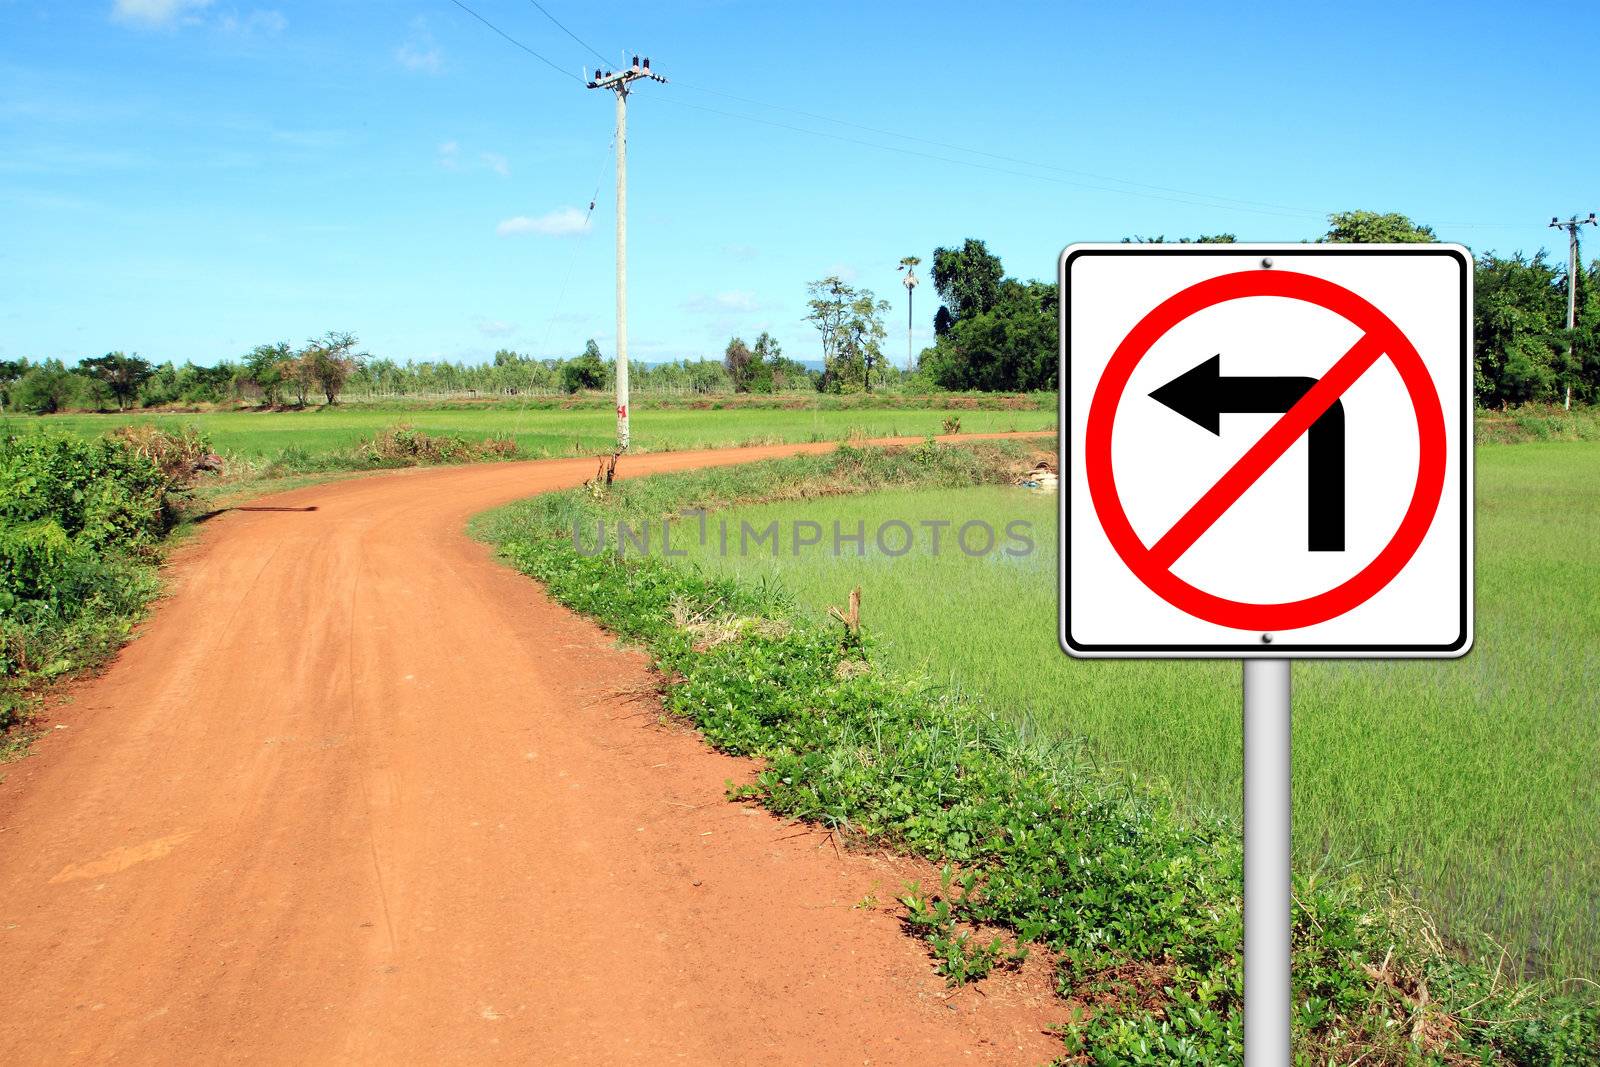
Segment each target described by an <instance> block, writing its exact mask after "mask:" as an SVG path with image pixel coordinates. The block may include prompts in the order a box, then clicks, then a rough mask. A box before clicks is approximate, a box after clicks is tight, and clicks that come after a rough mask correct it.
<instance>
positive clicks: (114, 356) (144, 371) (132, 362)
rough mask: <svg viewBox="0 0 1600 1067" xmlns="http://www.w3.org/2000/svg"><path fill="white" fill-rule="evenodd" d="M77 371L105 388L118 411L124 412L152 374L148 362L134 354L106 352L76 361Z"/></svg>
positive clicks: (151, 368)
mask: <svg viewBox="0 0 1600 1067" xmlns="http://www.w3.org/2000/svg"><path fill="white" fill-rule="evenodd" d="M78 371H79V373H81V374H84V375H85V376H87V377H90V378H93V379H94V380H95V381H97V382H100V383H101V384H102V385H104V386H105V387H106V391H107V392H109V393H110V394H111V395H112V396H113V397H115V398H116V401H117V408H118V410H124V409H126V408H127V406H128V405H129V404H130V403H132V402H133V400H134V399H136V398H137V397H138V395H139V387H140V386H141V385H143V384H144V382H145V379H147V378H149V377H150V375H151V374H152V373H154V371H155V368H153V367H152V366H150V363H149V361H148V360H144V359H140V358H139V354H138V353H137V352H136V353H134V354H133V355H131V356H130V355H127V354H125V353H123V352H107V353H106V354H105V355H103V356H95V357H94V358H92V359H84V360H79V361H78Z"/></svg>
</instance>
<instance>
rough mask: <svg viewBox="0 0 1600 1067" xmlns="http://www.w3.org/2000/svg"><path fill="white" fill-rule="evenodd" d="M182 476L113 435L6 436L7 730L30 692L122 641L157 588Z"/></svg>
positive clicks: (0, 488) (3, 634)
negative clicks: (158, 561) (174, 476)
mask: <svg viewBox="0 0 1600 1067" xmlns="http://www.w3.org/2000/svg"><path fill="white" fill-rule="evenodd" d="M172 489H173V482H172V480H171V479H169V477H168V476H167V475H166V474H164V473H163V472H162V470H161V469H160V468H159V467H157V465H156V463H155V462H154V461H152V459H151V458H150V457H149V456H146V455H142V454H140V453H139V452H138V451H135V450H134V449H132V448H130V447H129V446H128V445H127V444H126V443H125V442H124V441H122V440H118V439H112V438H101V439H99V440H93V441H84V440H80V439H78V438H74V437H67V436H60V435H54V434H28V435H25V436H19V437H7V438H4V439H3V440H0V678H3V679H4V687H3V689H0V728H4V727H6V726H9V725H10V724H11V723H12V722H13V721H15V719H16V717H17V714H18V708H19V706H20V703H21V699H22V698H21V697H20V696H19V693H20V691H21V690H22V688H23V687H25V686H26V685H27V684H30V683H31V682H32V681H34V680H37V679H41V678H50V677H54V676H55V675H57V674H60V673H62V672H63V671H66V670H70V669H72V668H74V667H76V666H80V665H82V664H83V663H85V662H87V661H89V660H91V659H93V658H95V657H96V656H98V655H100V654H102V653H103V652H105V651H109V649H111V648H113V647H115V645H116V644H117V643H118V642H120V641H121V639H122V638H123V637H124V636H125V635H126V634H127V632H128V629H129V627H130V626H131V624H132V620H133V619H134V618H135V617H136V616H137V615H138V613H139V612H140V611H141V610H142V609H143V607H144V605H145V603H146V602H148V600H149V599H150V597H152V596H153V595H154V594H155V590H156V586H157V581H156V572H155V566H154V555H155V551H156V547H157V545H158V543H159V541H160V539H161V537H162V535H163V534H164V533H165V532H166V531H167V528H168V526H169V524H170V522H171V519H172V514H171V509H170V508H169V506H168V499H169V493H170V492H171V491H172Z"/></svg>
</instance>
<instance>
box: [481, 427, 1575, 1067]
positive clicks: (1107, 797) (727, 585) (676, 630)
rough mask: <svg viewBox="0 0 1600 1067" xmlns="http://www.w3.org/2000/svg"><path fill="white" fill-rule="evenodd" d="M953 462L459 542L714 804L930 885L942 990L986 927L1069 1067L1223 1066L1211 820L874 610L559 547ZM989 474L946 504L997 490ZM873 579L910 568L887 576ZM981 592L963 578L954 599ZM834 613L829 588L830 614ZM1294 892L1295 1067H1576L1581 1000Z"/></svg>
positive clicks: (994, 952)
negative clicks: (513, 587)
mask: <svg viewBox="0 0 1600 1067" xmlns="http://www.w3.org/2000/svg"><path fill="white" fill-rule="evenodd" d="M962 451H965V450H961V449H950V448H943V447H932V446H930V447H929V448H927V449H923V450H895V451H893V452H888V453H884V454H883V455H881V456H879V455H874V453H876V452H878V450H868V451H861V450H842V451H841V452H840V453H839V454H838V455H837V456H835V457H809V458H807V459H804V460H798V461H780V462H774V463H769V464H760V465H754V466H751V467H747V468H736V469H729V470H723V471H719V472H698V473H694V474H687V475H670V476H657V477H655V478H649V479H641V480H639V481H636V482H630V483H624V484H622V485H619V486H617V487H616V491H613V492H610V493H607V494H604V495H602V496H600V497H595V496H593V495H590V494H588V493H585V492H582V491H572V492H562V493H553V494H547V495H545V496H542V497H539V498H536V499H534V500H532V501H528V502H524V503H523V504H519V505H514V506H512V507H511V508H508V509H503V510H502V511H500V512H498V513H495V514H492V515H490V516H487V517H484V518H482V519H480V520H479V521H478V522H477V523H476V524H475V529H476V530H477V531H478V532H479V533H480V534H481V535H483V536H486V537H488V538H489V539H491V540H494V541H496V542H497V543H498V544H499V546H500V549H501V551H502V552H503V553H504V554H505V555H506V557H507V558H508V559H510V560H511V561H512V562H513V563H514V564H515V565H517V566H518V567H519V568H521V569H522V570H524V571H525V572H526V573H528V574H530V575H532V576H534V577H537V578H539V579H540V580H541V581H543V582H545V583H546V585H547V587H548V589H549V591H550V593H551V594H552V595H553V596H554V597H555V598H556V599H558V600H559V601H561V602H563V603H566V604H568V605H570V606H572V607H573V608H575V609H576V610H579V611H583V612H586V613H588V614H591V615H593V616H595V617H596V618H598V619H599V620H600V621H601V622H602V623H604V624H605V625H606V626H608V627H610V628H611V629H613V630H614V631H615V632H617V633H618V634H619V635H620V636H622V637H624V638H626V639H629V640H633V641H638V642H640V643H642V644H644V645H645V646H646V647H647V648H648V649H649V650H650V651H651V653H652V654H653V655H654V656H655V658H656V660H657V663H658V665H659V667H660V670H661V673H662V677H663V678H664V679H665V680H666V681H667V684H666V686H665V693H664V697H663V701H664V705H665V707H666V709H667V710H668V711H669V712H670V713H672V714H675V715H679V716H681V717H683V718H685V719H687V720H690V721H692V722H694V723H695V724H696V726H697V727H698V728H699V729H700V730H701V731H702V733H703V734H704V735H705V736H706V738H707V739H708V740H709V741H710V742H711V743H712V744H714V745H716V746H717V747H718V748H720V749H722V750H724V751H727V752H732V753H738V754H745V755H752V756H758V757H760V758H761V761H762V762H761V769H760V770H759V772H758V773H757V776H756V779H755V781H754V782H752V783H751V784H749V785H747V786H744V787H740V788H737V789H734V790H732V791H731V795H732V796H733V797H734V798H735V799H740V800H745V801H750V802H759V803H762V804H764V805H766V806H767V807H769V808H771V809H772V810H774V811H777V812H779V813H782V814H785V815H788V816H792V817H797V818H802V819H806V820H809V821H812V822H815V823H818V824H820V825H823V826H827V827H829V828H831V829H833V830H835V831H837V832H839V833H841V834H845V835H848V836H864V837H869V838H871V839H872V840H873V841H874V842H876V843H878V844H880V845H887V846H891V847H896V848H899V849H903V850H905V851H907V852H910V853H913V854H916V855H920V856H924V857H927V858H929V859H932V860H935V861H937V862H939V863H941V864H942V865H944V866H945V868H946V874H945V876H944V878H943V879H942V886H941V890H940V891H939V892H938V893H936V894H924V893H922V892H921V891H920V890H916V889H913V890H910V891H908V893H907V899H906V900H905V901H904V902H903V903H904V905H905V906H906V908H907V922H908V925H909V926H910V927H911V928H912V929H913V930H915V931H918V932H920V933H921V934H922V936H924V938H925V939H926V940H927V941H928V943H929V945H930V948H931V949H932V951H933V953H934V955H935V959H936V962H937V965H938V966H939V967H940V969H941V970H942V971H943V972H944V973H945V974H946V975H947V977H950V978H952V979H953V980H958V981H959V980H970V979H973V978H975V977H976V976H977V975H979V974H980V973H982V972H984V971H985V970H987V969H990V968H992V967H993V966H995V965H997V964H998V963H1000V962H1003V959H1004V956H1003V953H1004V951H1005V950H1004V945H1005V941H1003V940H1002V941H1001V942H1000V943H999V944H997V943H996V942H995V941H994V940H993V938H994V934H993V933H989V931H1006V932H1007V935H1008V936H1009V937H1010V938H1012V939H1014V943H1015V944H1016V946H1017V948H1018V949H1021V948H1023V947H1025V946H1027V945H1030V944H1031V945H1035V946H1039V947H1042V948H1043V949H1044V950H1046V951H1048V952H1049V953H1050V954H1051V956H1052V958H1053V959H1055V960H1056V961H1057V974H1058V981H1059V984H1060V986H1061V989H1062V991H1063V993H1064V994H1066V995H1070V996H1073V997H1074V998H1077V999H1079V1000H1081V1001H1083V1002H1085V1003H1088V1004H1090V1005H1091V1010H1090V1011H1089V1013H1088V1014H1087V1015H1086V1016H1083V1017H1080V1018H1079V1019H1078V1020H1077V1021H1076V1022H1074V1023H1073V1024H1072V1025H1071V1026H1070V1027H1069V1028H1068V1030H1067V1032H1066V1034H1065V1035H1064V1036H1065V1038H1066V1048H1067V1052H1068V1054H1069V1055H1071V1056H1073V1057H1076V1058H1077V1060H1078V1062H1095V1063H1193V1064H1202V1063H1205V1064H1210V1063H1229V1062H1238V1059H1239V1056H1240V1026H1239V1007H1240V1003H1241V990H1242V985H1241V983H1242V976H1241V971H1240V961H1239V942H1240V934H1241V922H1240V899H1239V898H1240V889H1239V882H1240V850H1239V840H1238V827H1237V824H1236V823H1235V822H1233V820H1231V819H1229V818H1228V817H1227V816H1226V815H1225V814H1217V813H1209V812H1204V811H1194V810H1188V809H1187V808H1186V807H1184V806H1182V805H1180V804H1178V803H1177V802H1176V800H1175V798H1174V796H1173V794H1172V792H1171V791H1170V790H1169V789H1168V788H1167V787H1166V786H1165V784H1163V783H1160V782H1156V783H1150V782H1147V781H1135V780H1133V779H1132V778H1131V776H1130V775H1127V774H1122V773H1116V772H1115V770H1114V769H1107V768H1106V767H1104V766H1101V765H1098V764H1097V763H1096V762H1095V760H1094V758H1093V748H1094V745H1093V743H1090V744H1077V743H1048V742H1047V741H1045V740H1044V738H1043V736H1042V735H1043V733H1044V731H1043V730H1040V729H1038V728H1036V730H1035V732H1034V736H1032V737H1029V736H1025V731H1024V730H1023V729H1022V728H1020V727H1019V726H1018V724H1017V723H1016V722H1015V721H1014V720H1013V719H1012V718H1011V717H1010V716H1009V715H1006V714H1002V713H1000V712H998V711H996V710H994V709H986V708H985V707H983V706H982V705H981V704H974V703H972V702H971V701H970V699H967V698H965V697H964V698H957V697H956V696H954V695H953V694H952V689H951V687H949V686H941V685H939V684H937V680H936V679H931V678H929V677H927V676H926V675H921V674H918V673H916V672H914V671H910V670H907V669H906V668H905V667H904V666H903V664H904V662H905V661H904V660H901V661H900V662H899V663H897V662H896V656H897V654H896V653H895V652H894V651H893V649H892V648H891V647H889V646H888V643H887V642H880V641H878V640H876V639H874V638H873V636H872V633H871V630H872V627H873V626H875V625H877V624H876V623H874V622H873V621H872V620H873V619H874V618H875V617H876V616H875V615H874V614H873V608H872V607H871V605H872V604H874V603H878V604H879V605H880V608H882V607H885V606H889V604H890V602H889V601H887V600H886V599H883V598H880V600H879V601H873V600H871V599H868V600H866V601H865V604H866V605H867V606H866V608H865V616H864V617H865V618H866V620H867V622H866V628H867V630H868V631H869V632H868V634H867V636H866V638H865V641H864V643H860V644H858V643H857V642H855V641H852V640H846V639H845V638H844V636H843V635H841V633H840V632H839V630H838V628H837V626H835V625H834V624H833V623H832V622H831V621H826V620H824V619H823V618H819V617H818V616H817V615H816V614H815V607H816V606H817V605H813V606H812V609H811V610H808V608H807V606H806V599H805V596H804V593H803V592H802V593H800V594H798V595H796V596H795V597H794V598H793V601H792V603H789V602H788V600H789V598H787V597H774V596H773V595H772V593H771V590H772V589H773V588H774V587H775V586H776V585H777V584H778V582H776V581H770V580H769V581H761V580H753V579H752V577H751V576H749V575H741V574H738V573H733V572H723V571H720V570H719V569H717V568H716V567H715V566H712V565H709V564H708V562H707V561H706V560H705V559H704V558H702V559H700V560H698V561H693V562H685V561H668V560H666V559H663V558H661V557H659V556H648V555H645V556H637V555H629V554H626V553H620V554H619V553H618V552H615V551H612V552H603V553H586V552H583V551H579V549H578V547H577V546H575V545H574V543H573V541H572V528H573V526H574V524H576V525H577V526H579V527H584V526H587V525H589V524H591V523H594V522H603V521H608V520H610V521H615V520H619V519H626V520H629V521H635V522H638V521H643V520H644V519H646V518H650V519H658V518H660V517H661V516H662V515H664V514H671V513H674V512H677V511H679V510H681V509H683V508H686V507H692V506H706V505H712V504H723V505H728V504H736V503H738V502H739V501H741V500H747V501H748V500H763V499H764V500H769V501H778V503H774V504H769V505H766V506H767V507H776V508H789V507H795V506H797V505H796V504H795V503H794V501H795V500H797V499H800V498H801V496H802V495H803V494H804V492H805V487H806V484H807V483H808V482H813V481H814V482H820V483H822V484H825V485H827V486H829V487H830V489H831V490H832V491H831V492H829V493H826V494H823V495H822V496H821V497H814V498H813V499H812V504H813V505H815V504H817V503H819V502H820V503H821V504H822V505H823V506H825V507H829V508H846V509H848V508H849V506H850V505H852V504H858V505H860V504H865V503H867V502H868V501H871V500H873V499H874V497H870V496H864V497H845V496H841V495H839V493H838V490H840V489H842V488H843V487H844V486H845V485H847V484H849V481H850V476H851V472H857V473H859V474H861V475H863V476H862V477H859V478H858V479H856V481H855V484H856V485H857V486H858V488H862V489H865V488H871V487H873V486H874V485H880V486H881V485H885V484H888V485H896V486H899V487H901V488H912V487H916V486H918V485H919V484H920V485H928V484H933V485H939V486H946V487H948V486H949V485H950V484H951V483H950V482H949V481H945V480H944V479H947V478H951V477H953V476H955V475H958V474H959V473H960V472H961V471H962V470H963V469H964V468H967V466H968V465H966V464H964V463H962V462H953V461H951V460H950V456H951V455H952V454H954V453H958V452H962ZM912 453H920V455H917V456H915V457H913V455H912ZM993 459H994V457H991V462H990V463H989V464H988V465H987V466H988V471H989V473H988V475H987V476H986V477H979V478H972V479H970V480H969V481H968V485H969V486H971V485H973V484H974V483H981V482H991V483H992V482H994V481H1004V480H1006V469H1005V468H1004V467H1003V466H1000V467H997V466H996V464H995V463H994V462H993ZM1013 462H1014V459H1013ZM891 473H893V474H895V475H896V476H897V478H896V479H890V478H887V477H885V475H887V474H891ZM969 473H970V470H969ZM965 491H966V492H974V491H978V490H973V489H970V488H969V489H967V490H965ZM988 491H989V492H1003V491H1004V490H988ZM880 498H881V497H880ZM983 562H984V565H986V566H997V565H999V564H997V563H996V562H995V561H993V560H990V559H985V560H984V561H983ZM879 566H880V568H881V569H882V570H883V571H886V572H897V571H899V570H901V569H902V568H903V567H904V568H905V569H907V570H909V569H910V568H909V567H906V566H905V561H904V560H896V561H895V562H894V563H893V564H892V565H889V566H887V567H884V566H883V565H882V562H881V561H879ZM998 573H1000V572H998V571H994V570H989V571H985V572H982V575H983V577H982V580H981V581H980V583H979V584H985V585H987V584H989V583H991V582H992V581H993V579H994V576H995V575H996V574H998ZM923 577H924V579H926V577H927V574H926V572H925V573H924V575H923ZM785 584H787V583H785ZM923 592H924V593H926V592H928V590H927V589H924V590H923ZM838 593H839V590H838V589H837V587H834V588H832V589H831V593H830V596H829V602H830V603H837V600H838ZM780 605H783V607H780ZM1012 607H1015V605H1012ZM779 610H789V611H792V612H794V614H792V615H789V616H786V617H785V618H784V619H782V620H781V621H782V622H783V623H784V625H776V626H762V625H754V624H746V623H743V622H740V620H754V619H758V618H761V617H767V618H773V615H772V613H774V612H777V611H779ZM1003 617H1006V618H1009V616H1003ZM995 618H996V617H995V616H990V617H989V618H987V619H986V620H985V621H986V622H987V623H988V624H989V625H990V626H991V627H992V626H993V624H994V622H995ZM714 620H722V621H723V622H724V623H726V624H727V625H726V626H724V627H723V630H724V631H732V632H734V633H735V634H736V635H735V636H731V637H729V638H728V639H724V640H717V641H714V642H708V641H706V640H704V639H703V630H702V629H700V628H701V627H702V626H704V625H705V624H706V623H709V622H713V621H714ZM774 621H780V620H776V619H774ZM735 623H738V625H734V624H735ZM1023 625H1026V621H1025V620H1024V621H1023V622H1013V623H1011V625H1010V627H1009V628H1010V629H1011V630H1012V631H1016V630H1018V629H1019V628H1020V627H1021V626H1023ZM1050 629H1051V630H1053V627H1052V628H1050ZM1046 632H1050V631H1049V630H1047V631H1046ZM947 636H948V635H947ZM1013 636H1014V634H1013ZM1050 651H1051V652H1052V654H1053V655H1055V654H1056V653H1055V652H1054V649H1053V648H1052V649H1051V650H1050ZM969 696H970V694H969ZM1294 890H1295V893H1294V899H1295V927H1294V930H1295V933H1294V952H1295V959H1294V972H1293V973H1294V981H1295V990H1294V1003H1295V1026H1296V1057H1295V1061H1296V1063H1297V1064H1305V1065H1307V1067H1310V1065H1312V1064H1322V1063H1333V1062H1339V1063H1345V1062H1356V1061H1359V1062H1363V1063H1369V1064H1392V1065H1400V1064H1412V1063H1440V1064H1443V1063H1467V1062H1471V1063H1493V1062H1507V1063H1517V1064H1530V1065H1531V1064H1545V1063H1566V1064H1596V1063H1600V1002H1597V1001H1596V1000H1595V999H1594V998H1593V997H1592V996H1583V995H1576V994H1572V993H1568V992H1563V991H1562V990H1561V989H1560V988H1559V987H1558V986H1557V985H1556V984H1554V983H1542V984H1536V983H1528V982H1525V981H1522V980H1519V979H1516V978H1514V977H1510V976H1508V975H1506V974H1505V973H1504V972H1503V971H1502V970H1497V969H1495V968H1493V967H1485V966H1483V965H1482V964H1480V963H1476V962H1473V961H1472V960H1470V959H1468V958H1465V954H1461V953H1457V952H1453V951H1448V950H1447V949H1446V946H1445V945H1443V943H1442V942H1441V940H1440V938H1439V937H1438V936H1437V935H1436V933H1435V932H1434V928H1433V927H1432V926H1431V925H1430V924H1429V923H1428V922H1426V921H1424V920H1423V919H1422V918H1420V916H1422V914H1423V913H1422V912H1420V911H1419V910H1418V909H1416V908H1415V907H1414V906H1411V905H1408V904H1404V902H1396V901H1395V900H1394V899H1393V898H1391V897H1389V896H1387V895H1386V894H1384V893H1383V892H1381V891H1379V890H1378V889H1376V888H1375V887H1373V886H1372V885H1370V884H1368V883H1367V882H1365V881H1364V880H1362V879H1360V878H1358V877H1353V876H1351V875H1350V874H1349V873H1347V872H1342V871H1329V870H1325V869H1324V870H1307V869H1304V868H1302V869H1300V870H1299V871H1297V873H1296V879H1295V886H1294ZM978 931H985V933H983V934H979V933H978Z"/></svg>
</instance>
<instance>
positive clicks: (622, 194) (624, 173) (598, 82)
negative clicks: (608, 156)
mask: <svg viewBox="0 0 1600 1067" xmlns="http://www.w3.org/2000/svg"><path fill="white" fill-rule="evenodd" d="M640 78H649V79H650V80H651V81H658V82H665V81H666V80H667V79H665V78H663V77H662V76H661V75H659V74H656V73H654V72H653V71H651V69H650V57H649V56H646V57H645V59H644V65H643V66H640V65H639V57H638V56H634V57H633V66H631V67H629V68H628V69H627V70H619V71H609V70H608V71H605V72H603V73H602V72H601V71H598V70H597V71H595V72H594V78H593V79H592V80H590V81H589V82H588V84H587V87H588V88H590V89H610V90H611V91H612V92H614V93H616V94H617V451H618V452H626V451H627V450H628V84H629V83H630V82H635V81H638V80H639V79H640Z"/></svg>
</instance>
